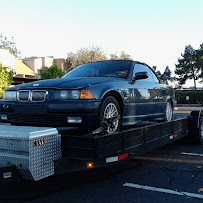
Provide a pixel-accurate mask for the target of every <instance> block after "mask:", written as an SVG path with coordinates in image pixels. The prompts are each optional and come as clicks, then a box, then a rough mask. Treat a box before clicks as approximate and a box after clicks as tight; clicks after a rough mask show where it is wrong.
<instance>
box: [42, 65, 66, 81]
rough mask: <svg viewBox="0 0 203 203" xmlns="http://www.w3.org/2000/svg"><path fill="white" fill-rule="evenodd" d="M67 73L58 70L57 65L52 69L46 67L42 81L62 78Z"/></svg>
mask: <svg viewBox="0 0 203 203" xmlns="http://www.w3.org/2000/svg"><path fill="white" fill-rule="evenodd" d="M64 74H65V73H64V72H63V71H62V70H61V69H59V68H58V66H57V65H53V66H51V67H44V69H43V70H42V72H41V74H40V76H41V79H53V78H57V77H62V76H63V75H64Z"/></svg>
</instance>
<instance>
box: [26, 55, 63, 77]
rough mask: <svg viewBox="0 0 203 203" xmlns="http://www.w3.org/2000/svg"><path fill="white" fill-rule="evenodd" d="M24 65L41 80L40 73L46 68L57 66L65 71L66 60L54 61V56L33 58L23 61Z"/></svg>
mask: <svg viewBox="0 0 203 203" xmlns="http://www.w3.org/2000/svg"><path fill="white" fill-rule="evenodd" d="M23 63H24V64H25V65H27V66H28V67H29V68H30V69H31V70H32V71H33V72H34V73H35V74H36V77H37V78H40V73H41V71H42V70H43V68H44V67H51V66H53V65H57V66H58V68H60V69H61V70H62V71H64V64H65V59H64V58H57V59H54V57H53V56H45V57H33V58H29V59H23Z"/></svg>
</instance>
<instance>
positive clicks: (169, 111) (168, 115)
mask: <svg viewBox="0 0 203 203" xmlns="http://www.w3.org/2000/svg"><path fill="white" fill-rule="evenodd" d="M172 114H173V111H172V107H171V104H170V103H169V102H168V103H167V105H166V120H167V121H171V120H172Z"/></svg>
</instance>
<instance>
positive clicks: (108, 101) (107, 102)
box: [100, 96, 121, 133]
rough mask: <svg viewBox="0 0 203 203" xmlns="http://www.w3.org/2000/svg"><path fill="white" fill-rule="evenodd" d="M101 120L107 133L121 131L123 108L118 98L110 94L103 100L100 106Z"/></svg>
mask: <svg viewBox="0 0 203 203" xmlns="http://www.w3.org/2000/svg"><path fill="white" fill-rule="evenodd" d="M100 122H101V124H102V126H104V129H105V131H106V133H114V132H116V131H119V129H120V126H121V110H120V106H119V104H118V102H117V100H116V99H115V98H114V97H112V96H108V97H106V98H105V99H104V101H103V102H102V105H101V108H100Z"/></svg>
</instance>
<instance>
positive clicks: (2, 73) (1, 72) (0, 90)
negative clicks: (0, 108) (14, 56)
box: [0, 63, 13, 98]
mask: <svg viewBox="0 0 203 203" xmlns="http://www.w3.org/2000/svg"><path fill="white" fill-rule="evenodd" d="M0 78H1V80H0V98H3V94H4V91H5V89H6V88H8V87H9V86H10V85H11V81H12V78H13V72H12V71H8V68H7V67H3V66H2V64H1V63H0Z"/></svg>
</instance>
